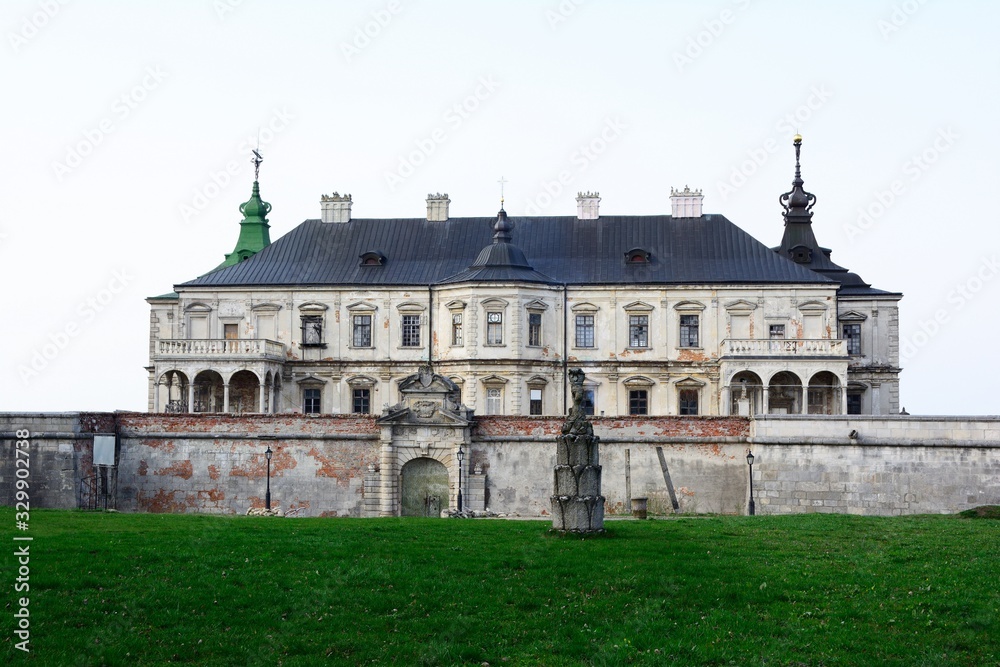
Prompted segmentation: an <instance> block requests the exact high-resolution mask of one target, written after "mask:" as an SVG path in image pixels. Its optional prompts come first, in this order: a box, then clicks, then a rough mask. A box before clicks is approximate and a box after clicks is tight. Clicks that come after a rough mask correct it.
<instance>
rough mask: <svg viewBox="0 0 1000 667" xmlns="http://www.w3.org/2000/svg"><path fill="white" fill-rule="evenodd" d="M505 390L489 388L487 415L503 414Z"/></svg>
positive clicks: (487, 393)
mask: <svg viewBox="0 0 1000 667" xmlns="http://www.w3.org/2000/svg"><path fill="white" fill-rule="evenodd" d="M502 406H503V389H500V388H499V387H489V388H487V389H486V414H488V415H499V414H501V413H502V412H503V407H502Z"/></svg>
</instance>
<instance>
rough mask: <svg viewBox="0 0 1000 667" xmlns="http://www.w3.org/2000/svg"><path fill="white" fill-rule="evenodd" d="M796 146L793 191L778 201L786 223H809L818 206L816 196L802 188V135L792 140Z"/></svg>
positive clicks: (803, 182)
mask: <svg viewBox="0 0 1000 667" xmlns="http://www.w3.org/2000/svg"><path fill="white" fill-rule="evenodd" d="M792 143H793V144H794V146H795V178H794V179H792V189H791V190H789V191H788V192H786V193H784V194H783V195H781V196H780V197H778V201H779V202H780V203H781V206H782V207H783V208H784V209H785V223H786V224H787V223H789V222H809V221H810V220H812V207H813V206H815V205H816V195H814V194H813V193H811V192H806V191H805V190H804V189H803V188H802V186H803V185H805V181H803V180H802V167H801V165H800V163H799V155H800V152H801V150H802V135H801V134H796V135H795V137H794V138H793V139H792Z"/></svg>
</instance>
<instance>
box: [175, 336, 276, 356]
mask: <svg viewBox="0 0 1000 667" xmlns="http://www.w3.org/2000/svg"><path fill="white" fill-rule="evenodd" d="M156 357H157V358H158V359H201V358H220V357H230V358H242V359H275V360H279V361H280V360H284V358H285V346H284V344H282V343H279V342H277V341H273V340H264V339H222V338H214V339H193V340H159V341H156Z"/></svg>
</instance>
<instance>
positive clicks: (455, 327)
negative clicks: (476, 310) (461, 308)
mask: <svg viewBox="0 0 1000 667" xmlns="http://www.w3.org/2000/svg"><path fill="white" fill-rule="evenodd" d="M451 344H452V345H463V344H464V343H463V339H462V313H452V314H451Z"/></svg>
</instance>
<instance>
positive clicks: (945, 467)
mask: <svg viewBox="0 0 1000 667" xmlns="http://www.w3.org/2000/svg"><path fill="white" fill-rule="evenodd" d="M378 422H379V420H378V419H376V418H375V417H374V416H370V415H354V416H349V415H323V416H318V417H309V416H305V415H252V416H237V415H186V414H176V415H164V414H157V415H150V414H142V413H116V414H89V413H88V414H80V413H74V414H57V415H38V414H9V413H8V414H2V415H0V444H2V448H0V503H3V504H5V505H13V504H14V479H15V462H14V459H15V454H14V449H15V448H14V446H13V441H14V440H15V432H16V431H17V430H18V429H22V428H24V429H28V430H29V431H30V432H31V437H30V452H31V461H32V464H31V471H30V472H31V476H30V481H31V504H32V506H33V507H61V508H74V507H83V506H89V505H90V503H91V501H92V496H91V495H90V494H91V491H90V489H92V488H93V486H92V484H93V480H94V479H95V475H94V472H95V471H94V468H93V466H92V463H91V461H92V458H91V456H92V451H93V437H94V435H95V434H97V433H112V434H113V433H114V431H115V428H117V429H118V440H119V444H118V455H117V456H118V458H117V462H118V465H117V466H116V468H114V469H113V470H111V471H110V472H112V475H113V479H112V480H111V481H116V485H114V488H113V489H112V490H113V491H114V497H113V498H112V506H114V507H117V509H119V510H122V511H133V512H134V511H148V512H213V513H225V514H243V513H245V512H246V511H247V509H249V508H251V507H262V506H263V504H264V490H265V484H266V479H265V476H266V460H265V457H264V451H265V449H266V448H267V447H270V448H271V449H272V450H273V451H274V452H275V453H274V456H273V458H272V461H271V494H272V504H273V506H275V507H278V508H281V509H282V510H283V511H285V512H286V513H288V512H294V513H295V514H296V515H297V516H355V517H364V516H379V515H382V514H386V513H388V514H393V515H394V514H398V513H399V512H400V510H401V507H400V506H399V503H396V506H395V507H394V506H393V503H391V502H390V503H386V502H384V497H385V496H384V495H383V493H385V492H388V493H389V494H392V493H394V489H398V488H399V487H400V486H401V485H403V484H405V483H406V480H404V479H403V473H404V472H405V469H404V467H405V465H406V463H402V464H400V462H401V461H403V460H404V459H405V458H406V457H407V456H409V454H407V453H405V450H406V448H407V447H410V445H408V444H406V445H405V446H404V447H401V448H400V449H399V452H400V458H399V459H397V461H396V462H394V463H393V464H392V465H391V466H389V467H386V466H385V463H384V462H385V460H386V449H385V443H384V441H383V432H384V428H385V425H384V424H383V425H380V424H379V423H378ZM562 423H563V420H562V419H559V418H551V417H511V416H506V417H504V416H496V417H478V418H476V420H475V421H474V422H473V423H472V424H471V425H470V426H469V427H468V428H467V429H460V430H464V431H465V432H467V440H462V441H461V442H462V447H463V448H464V451H465V460H464V465H463V478H462V484H461V486H462V490H463V496H464V498H465V500H466V501H467V503H466V507H467V508H468V509H474V510H485V509H487V508H488V509H490V510H492V511H494V512H501V513H509V514H518V515H521V516H526V517H549V516H551V503H550V497H551V495H552V492H553V482H552V470H553V466H554V464H555V442H556V437H557V436H558V435H559V434H560V431H561V426H562ZM116 424H117V426H116ZM593 424H594V432H595V434H597V435H598V436H600V438H601V443H600V457H601V459H600V462H601V466H602V471H603V475H602V487H601V491H602V494H603V495H604V496H605V497H606V499H607V502H606V511H607V514H608V515H610V516H614V515H624V514H628V513H629V506H628V502H627V500H628V498H627V497H626V486H625V471H626V460H628V461H629V472H630V476H631V493H632V497H648V498H649V507H650V511H651V513H653V514H654V515H655V514H669V513H671V512H672V511H673V510H672V507H671V503H670V499H669V496H668V492H667V487H666V484H665V481H664V478H663V474H662V472H661V469H660V464H659V461H658V457H657V451H656V450H657V447H659V448H661V449H662V451H663V454H664V460H665V462H666V463H667V466H668V468H669V471H670V477H671V481H672V484H673V486H674V488H675V491H676V496H677V499H678V503H679V511H680V512H681V513H690V514H698V513H722V514H741V513H744V512H745V511H746V508H747V501H748V500H749V498H748V493H749V477H748V472H749V471H748V468H747V464H746V452H747V449H748V448H750V449H752V451H753V453H754V455H755V457H756V460H755V462H754V468H753V469H754V491H755V499H756V501H757V512H758V513H759V514H784V513H795V512H839V513H857V514H866V515H897V514H919V513H941V512H947V513H951V512H958V511H961V510H965V509H969V508H971V507H976V506H979V505H998V504H1000V418H995V417H994V418H967V417H961V418H945V417H934V418H921V417H898V416H897V417H884V418H879V417H854V416H851V417H837V416H832V417H821V416H770V417H767V418H756V419H751V418H744V417H616V418H612V417H604V418H601V417H596V418H594V419H593ZM428 428H435V427H434V426H429V427H428ZM430 435H432V434H431V433H430V432H428V436H430ZM464 437H466V436H465V435H463V438H464ZM417 439H418V440H419V436H418V438H417ZM457 444H458V441H457V440H452V441H450V444H448V445H447V446H446V447H443V448H440V449H439V448H437V447H434V446H432V445H431V444H428V447H427V454H428V455H427V456H424V455H423V453H422V452H421V450H420V444H419V442H418V444H417V445H416V446H415V451H414V453H415V452H420V455H419V456H416V457H415V458H408V459H406V462H411V461H427V460H433V463H434V464H435V465H440V466H442V468H443V469H444V470H445V482H444V483H445V486H446V488H447V491H448V492H447V493H446V494H445V498H443V499H442V502H441V506H440V507H439V508H438V509H439V510H440V511H442V512H443V511H445V510H446V509H448V508H453V507H454V503H455V498H456V494H457V489H458V478H457V467H456V466H455V462H456V461H455V455H456V454H457V447H456V445H457ZM626 452H628V456H626ZM388 470H395V471H396V472H389V473H387V472H386V471H388ZM417 482H418V483H420V482H421V479H420V478H417ZM387 489H388V490H387Z"/></svg>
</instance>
